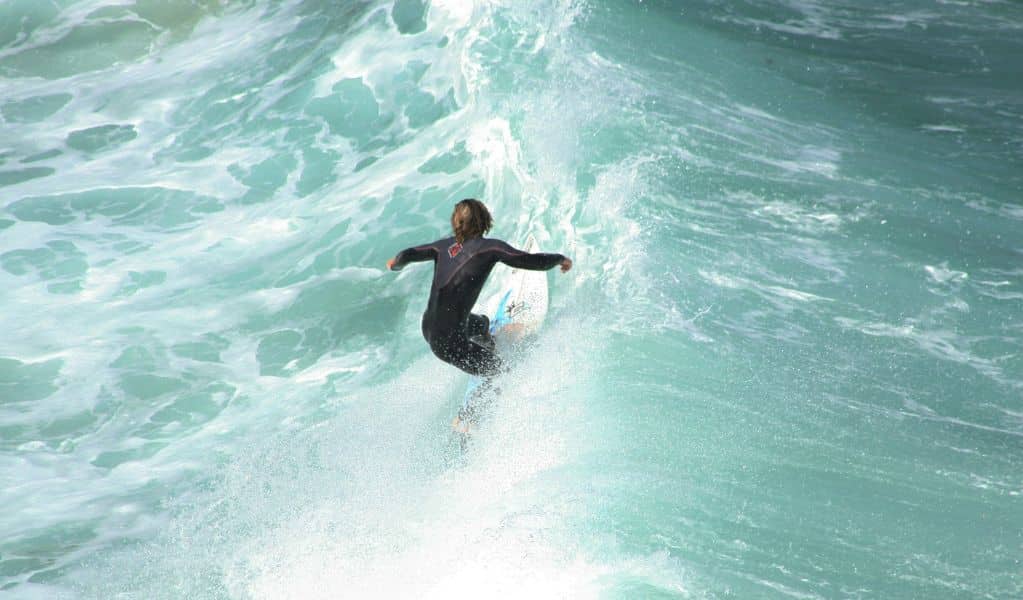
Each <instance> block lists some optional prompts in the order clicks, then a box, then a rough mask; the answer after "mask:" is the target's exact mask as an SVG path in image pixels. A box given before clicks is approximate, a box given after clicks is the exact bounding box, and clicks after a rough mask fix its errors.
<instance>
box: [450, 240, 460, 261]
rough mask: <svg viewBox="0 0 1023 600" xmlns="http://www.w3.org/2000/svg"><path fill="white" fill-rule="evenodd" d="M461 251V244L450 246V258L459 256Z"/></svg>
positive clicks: (456, 243)
mask: <svg viewBox="0 0 1023 600" xmlns="http://www.w3.org/2000/svg"><path fill="white" fill-rule="evenodd" d="M461 251H462V245H461V244H459V243H458V242H455V243H454V244H451V245H450V246H448V256H450V257H451V258H454V257H456V256H458V253H459V252H461Z"/></svg>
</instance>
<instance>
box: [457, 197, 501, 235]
mask: <svg viewBox="0 0 1023 600" xmlns="http://www.w3.org/2000/svg"><path fill="white" fill-rule="evenodd" d="M493 224H494V220H493V219H492V218H491V217H490V211H489V210H487V207H486V206H484V204H483V203H482V202H480V201H479V200H477V199H475V198H466V199H465V200H462V201H461V202H459V203H458V204H456V205H455V210H454V211H452V212H451V230H452V231H454V232H455V240H456V241H457V242H458V243H459V244H461V243H462V242H464V241H465V240H471V239H473V238H478V237H482V236H483V234H484V233H486V232H488V231H490V227H491V226H492V225H493Z"/></svg>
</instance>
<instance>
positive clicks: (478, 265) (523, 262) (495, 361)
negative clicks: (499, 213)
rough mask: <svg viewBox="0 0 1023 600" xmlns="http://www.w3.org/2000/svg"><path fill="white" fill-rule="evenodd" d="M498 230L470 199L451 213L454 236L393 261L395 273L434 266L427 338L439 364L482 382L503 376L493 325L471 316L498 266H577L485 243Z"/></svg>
mask: <svg viewBox="0 0 1023 600" xmlns="http://www.w3.org/2000/svg"><path fill="white" fill-rule="evenodd" d="M492 224H493V219H492V218H491V216H490V211H488V210H487V207H486V206H485V205H484V204H483V203H482V202H480V201H479V200H476V199H473V198H467V199H465V200H462V201H461V202H459V203H458V204H456V205H455V209H454V211H452V213H451V229H452V232H453V233H454V236H452V237H447V238H444V239H441V240H437V241H436V242H433V243H430V244H425V245H423V246H414V247H412V248H406V249H404V250H402V251H401V252H399V253H398V254H397V256H395V257H394V258H392V259H390V260H388V261H387V268H388V269H390V270H392V271H399V270H401V269H402V267H404V266H405V265H407V264H409V263H412V262H422V261H427V260H432V261H433V262H434V268H433V286H432V287H431V288H430V301H429V302H428V303H427V305H426V312H425V313H423V322H422V330H423V337H424V338H426V341H427V343H428V344H430V350H432V351H433V353H434V354H435V355H436V356H437V358H439V359H441V360H443V361H444V362H446V363H449V364H452V365H454V366H456V367H458V368H459V369H461V370H463V371H465V372H466V373H469V374H470V375H477V376H480V377H490V376H493V375H495V374H497V373H498V372H499V371H500V370H501V359H500V358H498V356H497V354H496V353H495V352H494V343H493V340H492V339H491V337H490V319H488V318H487V317H486V316H484V315H476V314H473V313H472V312H471V311H472V307H473V305H475V304H476V299H477V298H478V297H479V295H480V291H481V290H482V289H483V284H484V283H486V281H487V276H489V275H490V271H491V270H492V269H493V268H494V265H496V264H497V263H498V262H502V263H504V264H506V265H508V266H510V267H514V268H516V269H528V270H531V271H546V270H548V269H552V268H554V267H556V266H558V265H560V266H561V272H562V273H564V272H565V271H568V270H569V269H571V268H572V260H571V259H569V258H567V257H565V256H564V255H562V254H547V253H536V254H530V253H528V252H523V251H521V250H517V249H515V248H513V247H512V246H510V245H509V244H508V243H506V242H503V241H501V240H495V239H488V238H484V237H483V235H484V234H485V233H487V232H488V231H490V227H491V225H492Z"/></svg>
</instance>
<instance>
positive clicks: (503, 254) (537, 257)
mask: <svg viewBox="0 0 1023 600" xmlns="http://www.w3.org/2000/svg"><path fill="white" fill-rule="evenodd" d="M495 242H496V243H495V245H494V252H495V254H496V255H497V260H499V261H501V262H503V263H504V264H506V265H508V266H509V267H514V268H516V269H526V270H528V271H546V270H548V269H553V268H554V267H556V266H558V265H559V264H561V261H563V260H565V256H564V255H563V254H548V253H546V252H537V253H536V254H530V253H528V252H523V251H522V250H518V249H516V248H513V247H512V246H511V245H509V244H507V243H505V242H502V241H498V240H495Z"/></svg>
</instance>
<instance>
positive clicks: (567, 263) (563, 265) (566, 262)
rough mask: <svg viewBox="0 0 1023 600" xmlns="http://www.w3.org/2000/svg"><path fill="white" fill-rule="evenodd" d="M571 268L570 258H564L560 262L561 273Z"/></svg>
mask: <svg viewBox="0 0 1023 600" xmlns="http://www.w3.org/2000/svg"><path fill="white" fill-rule="evenodd" d="M571 268H572V259H571V258H566V259H565V260H563V261H561V272H562V273H567V272H568V270H569V269H571Z"/></svg>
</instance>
